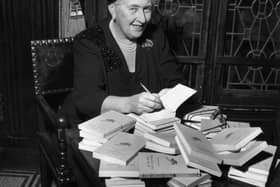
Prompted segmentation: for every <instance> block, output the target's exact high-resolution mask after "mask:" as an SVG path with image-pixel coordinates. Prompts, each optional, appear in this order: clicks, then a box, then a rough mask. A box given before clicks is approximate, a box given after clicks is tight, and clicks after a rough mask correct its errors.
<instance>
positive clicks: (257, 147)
mask: <svg viewBox="0 0 280 187" xmlns="http://www.w3.org/2000/svg"><path fill="white" fill-rule="evenodd" d="M261 133H262V130H261V128H260V127H244V128H225V129H223V130H222V131H221V132H220V133H218V134H217V135H215V136H214V137H213V138H212V139H211V140H210V142H211V144H212V146H213V147H214V149H215V151H216V152H217V153H218V155H219V158H221V159H222V160H223V164H226V165H232V166H242V165H243V164H245V163H246V162H247V161H249V160H250V159H252V158H253V157H254V156H256V155H257V154H258V153H260V152H261V151H263V150H264V149H265V148H266V147H267V143H266V142H265V141H256V140H255V138H256V137H257V136H258V135H259V134H261Z"/></svg>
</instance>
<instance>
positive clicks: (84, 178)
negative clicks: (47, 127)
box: [66, 130, 280, 187]
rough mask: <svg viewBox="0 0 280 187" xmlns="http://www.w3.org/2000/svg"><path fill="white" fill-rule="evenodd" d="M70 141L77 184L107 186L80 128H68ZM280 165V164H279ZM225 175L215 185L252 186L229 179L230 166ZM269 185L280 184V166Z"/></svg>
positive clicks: (156, 185) (160, 183)
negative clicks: (81, 145)
mask: <svg viewBox="0 0 280 187" xmlns="http://www.w3.org/2000/svg"><path fill="white" fill-rule="evenodd" d="M66 136H67V143H68V152H67V154H68V158H69V165H70V166H71V168H72V172H73V175H74V176H75V179H76V181H77V185H78V186H81V187H86V186H91V187H93V186H97V187H105V183H104V180H103V179H102V178H99V177H98V169H99V160H98V159H94V158H92V153H90V152H88V151H80V150H79V149H78V142H79V141H80V137H79V132H78V130H68V131H67V133H66ZM276 154H277V157H279V147H278V149H277V153H276ZM279 165H280V164H279ZM221 169H222V170H223V173H224V174H223V176H222V177H220V178H217V177H213V185H212V186H214V187H248V186H252V185H249V184H245V183H242V182H239V181H233V180H231V179H228V178H227V177H226V175H225V173H226V171H227V169H228V167H227V166H224V167H222V168H221ZM167 181H168V179H148V180H145V182H146V186H147V187H166V186H167V185H166V182H167ZM267 186H268V187H274V186H280V166H278V167H277V168H275V169H274V171H273V172H271V176H270V177H269V181H268V185H267Z"/></svg>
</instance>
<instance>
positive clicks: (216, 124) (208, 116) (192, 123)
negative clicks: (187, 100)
mask: <svg viewBox="0 0 280 187" xmlns="http://www.w3.org/2000/svg"><path fill="white" fill-rule="evenodd" d="M226 118H227V117H226V116H225V115H224V114H221V112H220V109H219V107H217V106H211V105H201V106H199V107H198V108H197V109H195V110H193V111H191V112H188V113H187V114H186V115H185V116H184V117H183V120H182V123H183V124H184V125H186V126H189V127H192V128H194V129H196V130H198V131H201V132H202V133H203V134H204V135H205V136H206V137H207V138H212V136H214V135H216V134H217V133H218V132H220V131H221V130H222V129H223V128H225V127H227V123H226Z"/></svg>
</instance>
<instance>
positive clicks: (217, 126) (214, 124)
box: [200, 119, 225, 132]
mask: <svg viewBox="0 0 280 187" xmlns="http://www.w3.org/2000/svg"><path fill="white" fill-rule="evenodd" d="M224 127H225V124H224V123H222V122H221V121H220V120H219V119H214V120H213V119H202V120H201V128H200V131H208V132H211V131H217V130H219V131H221V130H222V128H224Z"/></svg>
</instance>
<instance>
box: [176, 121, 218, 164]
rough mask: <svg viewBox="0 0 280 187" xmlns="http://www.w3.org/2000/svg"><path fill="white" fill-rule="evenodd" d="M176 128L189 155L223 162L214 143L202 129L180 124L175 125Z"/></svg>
mask: <svg viewBox="0 0 280 187" xmlns="http://www.w3.org/2000/svg"><path fill="white" fill-rule="evenodd" d="M174 128H175V131H176V134H177V136H178V138H179V140H180V142H182V144H183V145H184V147H185V149H186V151H187V154H188V155H189V156H191V157H195V158H197V159H201V160H206V161H211V162H215V163H220V162H221V159H220V158H219V156H218V155H217V154H216V152H215V150H214V148H213V146H212V144H211V143H210V142H209V140H207V139H206V137H205V136H204V135H203V134H202V133H201V132H200V131H197V130H195V129H192V128H190V127H187V126H183V125H180V124H176V125H174Z"/></svg>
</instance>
